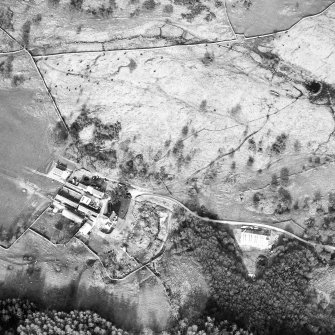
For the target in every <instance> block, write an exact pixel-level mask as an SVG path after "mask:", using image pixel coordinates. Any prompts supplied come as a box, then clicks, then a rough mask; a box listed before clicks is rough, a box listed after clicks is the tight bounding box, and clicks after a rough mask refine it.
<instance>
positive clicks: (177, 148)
mask: <svg viewBox="0 0 335 335" xmlns="http://www.w3.org/2000/svg"><path fill="white" fill-rule="evenodd" d="M183 149H184V142H183V141H182V140H178V141H177V142H176V143H175V145H174V147H173V149H172V153H173V154H174V155H176V156H177V155H181V153H182V151H183Z"/></svg>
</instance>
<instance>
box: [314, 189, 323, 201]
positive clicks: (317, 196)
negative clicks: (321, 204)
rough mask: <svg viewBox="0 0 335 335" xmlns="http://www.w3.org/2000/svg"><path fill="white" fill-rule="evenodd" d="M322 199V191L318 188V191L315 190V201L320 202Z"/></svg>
mask: <svg viewBox="0 0 335 335" xmlns="http://www.w3.org/2000/svg"><path fill="white" fill-rule="evenodd" d="M321 199H322V196H321V192H320V191H319V190H318V191H315V192H314V201H315V202H318V201H320V200H321Z"/></svg>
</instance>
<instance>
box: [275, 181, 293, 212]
mask: <svg viewBox="0 0 335 335" xmlns="http://www.w3.org/2000/svg"><path fill="white" fill-rule="evenodd" d="M291 205H292V196H291V193H290V192H289V191H288V190H286V189H285V188H283V187H280V188H279V190H278V205H277V208H276V213H277V214H283V213H285V212H289V211H290V209H291Z"/></svg>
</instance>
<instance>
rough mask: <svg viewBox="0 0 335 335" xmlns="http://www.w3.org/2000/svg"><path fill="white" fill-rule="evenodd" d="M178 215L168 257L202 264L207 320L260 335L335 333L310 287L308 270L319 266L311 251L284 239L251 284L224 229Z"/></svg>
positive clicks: (327, 309)
mask: <svg viewBox="0 0 335 335" xmlns="http://www.w3.org/2000/svg"><path fill="white" fill-rule="evenodd" d="M177 215H178V218H177V219H178V221H181V226H180V229H179V230H178V231H177V232H176V233H175V235H174V237H173V247H172V249H171V250H170V252H171V253H174V254H175V255H178V254H184V255H187V256H188V257H193V258H194V259H195V260H196V261H197V262H198V263H200V264H201V266H202V269H203V273H204V274H205V276H206V277H207V281H208V282H209V283H210V289H211V292H210V293H211V299H210V300H209V302H208V304H207V305H208V306H207V311H206V315H211V316H215V317H216V319H218V320H224V319H229V320H231V321H235V322H237V323H238V324H239V325H241V326H243V327H244V328H245V329H248V330H250V331H252V332H253V333H254V334H260V335H266V334H271V335H276V334H278V335H284V334H295V335H299V334H304V335H307V334H334V333H335V321H334V320H335V318H334V316H335V310H334V307H333V305H332V304H330V305H328V306H327V307H325V306H321V304H319V303H318V299H317V294H316V292H315V290H314V289H313V287H312V286H311V284H310V279H311V275H312V269H313V268H314V267H316V266H318V264H320V262H321V260H320V258H319V256H318V255H317V254H316V253H315V251H314V250H313V249H311V248H308V247H306V246H305V245H302V244H300V243H298V242H297V241H294V240H289V239H287V238H286V237H283V238H281V239H280V241H278V244H277V245H276V246H274V247H273V250H272V252H271V253H270V256H269V257H268V258H263V259H260V260H259V262H258V264H257V274H256V277H255V278H254V279H251V278H249V277H248V276H247V274H246V270H245V268H244V265H243V263H242V259H241V252H240V250H239V247H238V246H237V245H236V244H235V241H234V239H233V237H232V236H231V235H230V233H229V231H228V230H226V229H225V228H224V227H222V226H219V225H217V226H216V225H209V224H208V223H204V222H201V221H200V220H198V219H195V218H193V217H189V216H187V215H186V214H185V213H184V212H183V211H180V213H179V214H177Z"/></svg>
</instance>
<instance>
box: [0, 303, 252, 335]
mask: <svg viewBox="0 0 335 335" xmlns="http://www.w3.org/2000/svg"><path fill="white" fill-rule="evenodd" d="M0 333H1V334H4V335H15V334H18V335H42V334H43V335H44V334H47V335H53V334H54V335H65V334H72V335H133V333H131V332H127V331H125V330H123V329H120V328H117V327H116V326H115V325H113V324H112V323H111V322H109V321H107V320H106V319H104V318H102V317H101V316H99V315H98V314H97V313H94V312H92V311H78V310H73V311H71V312H69V313H66V312H60V311H55V310H47V311H41V310H38V308H37V307H36V306H35V305H34V304H33V303H31V302H29V301H27V300H20V299H6V300H0ZM141 333H142V334H147V335H150V334H153V332H152V331H151V330H150V329H146V330H143V331H142V332H141ZM161 334H162V335H170V334H171V335H172V334H179V335H206V334H207V335H219V334H222V335H251V333H249V332H247V331H245V330H243V329H241V328H238V327H237V325H236V324H231V323H229V322H228V321H223V322H215V320H214V319H212V318H209V317H208V318H207V319H206V320H204V321H202V322H201V323H200V324H199V325H192V324H190V323H189V321H188V320H181V321H180V322H179V323H178V324H176V325H175V327H173V328H172V329H170V330H169V331H164V332H162V333H161Z"/></svg>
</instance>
